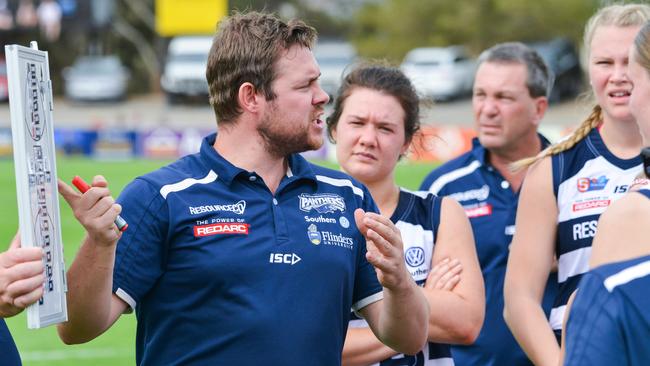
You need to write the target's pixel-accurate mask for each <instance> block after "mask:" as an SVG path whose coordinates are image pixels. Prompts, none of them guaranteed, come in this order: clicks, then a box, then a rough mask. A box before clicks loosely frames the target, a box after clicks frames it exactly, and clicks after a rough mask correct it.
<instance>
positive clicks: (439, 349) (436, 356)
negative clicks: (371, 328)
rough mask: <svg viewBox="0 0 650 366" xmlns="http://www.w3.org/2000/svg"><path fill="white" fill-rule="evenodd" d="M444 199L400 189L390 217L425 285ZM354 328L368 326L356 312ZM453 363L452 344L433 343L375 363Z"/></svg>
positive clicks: (411, 269) (413, 272) (408, 259)
mask: <svg viewBox="0 0 650 366" xmlns="http://www.w3.org/2000/svg"><path fill="white" fill-rule="evenodd" d="M441 202H442V199H441V198H439V197H437V196H435V195H433V194H431V193H428V192H412V191H409V190H406V189H404V188H401V189H400V194H399V201H398V203H397V208H395V212H393V215H392V216H391V218H390V220H391V221H392V222H393V223H394V224H395V226H397V228H399V230H400V233H401V234H402V242H403V244H404V260H405V261H406V268H407V269H408V270H409V272H410V273H411V276H412V277H413V279H414V280H415V282H416V283H417V284H418V285H420V286H423V285H424V282H425V281H426V279H427V276H428V275H429V272H430V271H431V267H432V264H431V260H432V258H433V251H434V250H435V238H436V237H437V234H438V227H439V226H440V207H441ZM352 317H353V320H351V321H350V327H353V328H355V327H356V328H358V327H367V326H368V323H366V321H365V320H363V319H359V318H357V317H356V316H354V314H353V315H352ZM401 365H404V366H406V365H409V366H410V365H412V366H453V365H454V361H453V360H452V358H451V351H450V349H449V345H447V344H442V343H431V342H429V343H428V344H427V345H426V346H425V347H424V349H423V350H422V351H420V352H418V353H417V354H416V355H413V356H409V355H404V354H398V355H396V356H393V357H391V358H390V359H387V360H384V361H382V362H379V363H377V364H375V366H401Z"/></svg>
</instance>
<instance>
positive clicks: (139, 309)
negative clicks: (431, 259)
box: [59, 13, 428, 366]
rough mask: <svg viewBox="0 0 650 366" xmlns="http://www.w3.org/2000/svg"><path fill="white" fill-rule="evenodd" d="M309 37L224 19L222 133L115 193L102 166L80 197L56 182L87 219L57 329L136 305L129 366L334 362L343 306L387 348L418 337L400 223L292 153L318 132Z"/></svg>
mask: <svg viewBox="0 0 650 366" xmlns="http://www.w3.org/2000/svg"><path fill="white" fill-rule="evenodd" d="M314 39H315V30H314V29H313V28H311V27H309V26H307V25H305V24H304V23H303V22H301V21H295V20H294V21H290V22H288V23H284V22H282V21H280V20H279V19H277V18H276V17H274V16H271V15H266V14H260V13H249V14H237V15H234V16H233V17H231V18H228V19H227V20H226V21H224V22H222V23H221V24H220V28H219V31H218V33H217V35H216V37H215V40H214V43H213V46H212V49H211V51H210V56H209V59H208V68H207V72H206V74H207V79H208V84H209V86H210V101H211V103H212V105H213V107H214V110H215V113H216V116H217V120H218V121H219V133H218V134H213V135H211V136H208V137H207V138H206V139H205V140H204V141H203V145H202V147H201V150H200V152H199V153H198V154H195V155H190V156H187V157H185V158H182V159H180V160H178V161H176V162H175V163H173V164H171V165H169V166H166V167H164V168H162V169H159V170H157V171H155V172H152V173H150V174H147V175H145V176H142V177H139V178H137V179H135V180H134V181H133V182H132V183H131V184H129V185H128V186H127V187H126V188H125V190H124V192H123V193H122V194H121V195H120V197H119V198H118V202H119V204H115V203H114V202H113V201H112V199H111V198H110V193H109V191H108V189H107V183H106V181H105V180H103V178H101V177H95V179H94V181H93V188H91V189H90V190H89V191H88V192H87V193H85V194H83V195H80V194H78V193H75V191H74V190H72V189H71V188H70V187H69V186H67V185H66V184H64V183H60V187H59V189H60V191H61V193H62V195H63V197H64V198H65V199H66V201H68V203H69V204H70V206H71V207H72V208H73V211H74V213H75V216H76V217H77V219H78V220H79V221H80V222H81V223H82V224H83V225H84V227H85V228H86V230H87V231H88V237H87V239H86V240H85V241H84V243H83V244H82V247H81V249H80V251H79V253H78V255H77V258H76V260H75V261H74V263H73V264H72V266H71V268H70V270H69V272H68V287H69V292H68V301H69V303H68V305H69V307H68V308H69V318H70V320H69V322H67V323H65V324H62V325H61V326H60V327H59V335H60V336H61V338H62V339H63V340H64V342H66V343H80V342H86V341H88V340H91V339H93V338H95V337H97V336H98V335H100V334H101V333H102V332H104V331H105V330H106V329H108V328H109V327H110V326H111V325H112V324H113V322H115V321H116V320H117V318H118V317H119V316H120V314H122V313H123V312H125V311H127V310H135V312H136V316H137V319H138V331H137V344H136V358H137V364H139V365H176V364H179V365H180V364H182V365H195V364H196V365H283V366H285V365H323V366H326V365H327V366H329V365H339V364H340V362H341V349H342V347H343V341H344V337H345V332H346V330H347V322H348V317H349V310H350V308H352V309H353V310H355V311H357V312H358V313H360V314H361V315H362V316H364V318H366V319H367V320H368V322H369V323H370V324H371V327H372V328H373V330H374V331H375V333H376V334H377V336H378V338H380V339H382V340H383V341H384V342H386V344H388V345H389V346H391V347H393V348H395V349H397V350H401V352H405V353H416V352H417V351H418V350H419V349H420V348H421V347H422V346H423V345H424V343H425V342H426V337H427V316H428V308H427V304H426V300H425V299H424V297H423V296H422V295H421V291H418V288H417V285H415V283H414V282H413V281H412V280H411V278H410V275H409V273H408V271H407V270H406V268H405V265H404V259H403V254H402V243H401V239H400V234H399V231H398V230H397V229H396V228H395V227H394V226H393V225H392V224H391V223H390V220H389V219H388V218H384V217H381V216H379V215H377V214H375V213H372V212H371V211H376V206H375V204H374V202H373V200H372V198H371V197H370V194H369V193H368V190H367V189H366V188H365V187H364V186H362V185H361V184H359V183H358V182H357V181H355V180H353V179H352V178H350V177H349V176H347V175H345V174H343V173H341V172H337V171H332V170H328V169H325V168H321V167H318V166H315V165H312V164H310V163H308V162H307V161H306V160H304V159H303V158H302V157H301V156H300V155H298V154H297V153H299V152H301V151H305V150H311V149H316V148H318V147H320V146H321V144H322V142H323V126H324V123H323V121H322V120H321V116H322V114H323V107H324V105H325V104H326V103H327V101H328V96H327V94H326V93H325V92H324V91H323V90H322V89H321V88H320V86H319V83H318V78H319V75H320V71H319V69H318V65H317V64H316V61H315V59H314V56H313V54H312V52H311V46H312V44H313V42H314ZM122 208H123V212H122V214H121V215H122V217H123V218H124V219H126V221H127V222H128V223H129V228H128V230H127V231H126V232H125V233H124V234H123V235H122V236H121V237H120V235H119V233H118V231H117V230H116V227H115V225H114V224H113V220H114V219H115V217H116V215H117V214H118V213H119V212H120V211H121V209H122ZM382 287H383V289H382Z"/></svg>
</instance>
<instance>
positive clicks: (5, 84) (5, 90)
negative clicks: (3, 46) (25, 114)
mask: <svg viewBox="0 0 650 366" xmlns="http://www.w3.org/2000/svg"><path fill="white" fill-rule="evenodd" d="M7 100H9V81H8V79H7V64H6V62H5V59H4V58H0V102H6V101H7Z"/></svg>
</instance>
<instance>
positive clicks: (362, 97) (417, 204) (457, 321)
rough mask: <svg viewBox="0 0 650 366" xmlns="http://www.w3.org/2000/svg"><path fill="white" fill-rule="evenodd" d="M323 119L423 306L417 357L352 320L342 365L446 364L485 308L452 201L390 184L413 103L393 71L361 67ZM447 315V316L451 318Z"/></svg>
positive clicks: (463, 223)
mask: <svg viewBox="0 0 650 366" xmlns="http://www.w3.org/2000/svg"><path fill="white" fill-rule="evenodd" d="M337 95H338V97H337V99H336V102H335V103H334V111H333V112H332V115H331V116H330V117H329V118H328V119H327V131H328V134H329V136H330V139H331V140H332V141H334V142H336V157H337V159H338V162H339V165H340V166H341V168H342V170H343V171H345V172H346V173H348V174H350V175H351V176H352V177H353V178H356V179H358V180H359V181H360V182H361V183H363V184H365V185H366V186H367V187H368V189H369V190H370V193H371V194H372V196H373V198H374V199H375V201H376V202H377V205H378V206H379V211H380V212H381V214H382V215H384V216H386V217H390V219H391V221H392V222H393V223H394V224H395V226H396V227H397V228H399V230H400V233H401V236H402V238H403V241H404V257H405V260H406V265H407V268H408V269H409V272H410V273H411V276H412V277H413V279H414V280H415V281H416V282H417V283H418V284H420V285H421V286H422V291H423V293H424V296H425V297H426V298H427V300H428V302H429V336H428V339H429V342H430V343H429V344H428V345H427V346H425V347H424V348H423V350H422V351H420V352H419V353H418V354H416V355H404V354H399V353H398V352H396V351H394V350H392V349H391V348H390V347H387V346H386V345H384V344H383V343H381V341H379V340H378V339H377V337H376V336H375V335H374V334H373V333H372V331H371V329H370V328H369V327H368V324H367V323H366V322H365V321H364V320H363V319H359V318H358V317H355V319H354V320H352V321H351V322H350V326H349V328H348V333H347V336H346V338H345V345H344V347H343V364H344V365H379V364H381V365H386V364H390V365H393V364H399V365H406V364H408V365H432V366H433V365H440V364H445V365H450V364H453V361H452V359H451V352H450V348H449V345H448V344H442V343H463V344H471V343H472V342H473V341H474V340H475V339H476V337H477V336H478V332H479V330H480V329H481V325H482V324H483V315H484V308H485V296H484V290H483V280H482V278H481V271H480V269H479V265H478V260H477V258H476V249H475V248H474V239H473V237H472V232H471V228H470V226H469V221H468V220H467V217H466V216H465V213H464V212H463V210H462V209H461V207H460V205H458V203H457V202H456V201H454V200H452V199H450V198H444V199H443V198H440V197H437V196H435V195H433V194H431V193H426V192H411V191H408V190H406V189H404V188H400V187H399V186H397V185H396V184H395V178H394V172H395V166H396V165H397V162H398V161H399V159H400V158H401V157H402V156H403V155H404V154H406V152H407V150H408V148H409V146H410V144H411V140H412V138H413V134H415V133H416V132H417V130H418V129H419V128H420V119H419V115H418V114H419V99H418V96H417V94H416V92H415V90H414V88H413V86H412V85H411V82H410V81H409V79H408V78H407V77H406V76H405V75H404V74H403V73H402V72H401V71H400V70H399V69H396V68H392V67H387V66H380V65H362V66H359V67H358V68H356V69H354V70H352V71H351V72H350V73H349V74H348V75H347V76H346V77H345V78H344V80H343V83H342V85H341V87H340V89H339V92H338V94H337ZM452 313H453V316H450V314H452Z"/></svg>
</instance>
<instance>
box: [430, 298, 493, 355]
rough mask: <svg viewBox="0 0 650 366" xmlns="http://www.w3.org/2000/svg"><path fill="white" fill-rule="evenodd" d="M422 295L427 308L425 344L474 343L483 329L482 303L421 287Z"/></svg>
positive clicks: (483, 311) (483, 312)
mask: <svg viewBox="0 0 650 366" xmlns="http://www.w3.org/2000/svg"><path fill="white" fill-rule="evenodd" d="M422 292H423V293H424V296H425V297H426V298H427V301H428V302H429V308H430V316H429V337H428V338H429V342H436V343H451V344H472V343H474V341H475V340H476V338H477V337H478V335H479V333H480V331H481V327H482V326H483V319H484V317H485V300H482V301H478V300H471V299H466V298H463V297H462V296H460V295H459V294H457V293H454V292H452V291H444V290H434V289H431V290H430V289H424V288H422ZM483 299H484V297H483ZM449 314H454V316H449Z"/></svg>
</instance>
